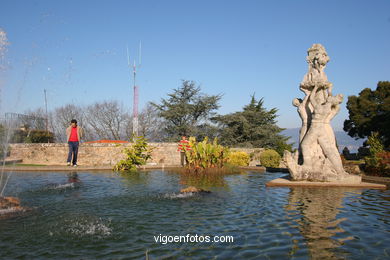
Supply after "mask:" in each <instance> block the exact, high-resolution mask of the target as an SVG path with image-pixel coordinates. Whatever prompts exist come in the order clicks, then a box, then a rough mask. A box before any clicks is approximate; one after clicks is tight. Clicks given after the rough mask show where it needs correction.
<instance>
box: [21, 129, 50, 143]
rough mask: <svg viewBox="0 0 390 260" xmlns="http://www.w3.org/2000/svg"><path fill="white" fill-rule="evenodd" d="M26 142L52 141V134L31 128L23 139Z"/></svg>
mask: <svg viewBox="0 0 390 260" xmlns="http://www.w3.org/2000/svg"><path fill="white" fill-rule="evenodd" d="M25 142H26V143H53V142H54V134H53V133H52V132H49V131H45V130H32V131H31V132H30V135H29V136H28V137H27V138H26V139H25Z"/></svg>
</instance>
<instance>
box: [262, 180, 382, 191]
mask: <svg viewBox="0 0 390 260" xmlns="http://www.w3.org/2000/svg"><path fill="white" fill-rule="evenodd" d="M265 186H266V187H347V188H357V189H386V185H385V184H377V183H369V182H361V183H342V182H339V183H337V182H310V181H290V180H288V179H286V178H277V179H274V180H272V181H270V182H267V183H266V184H265Z"/></svg>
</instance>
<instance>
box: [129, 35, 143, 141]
mask: <svg viewBox="0 0 390 260" xmlns="http://www.w3.org/2000/svg"><path fill="white" fill-rule="evenodd" d="M127 64H128V65H129V67H130V66H131V64H130V58H129V48H128V47H127ZM137 67H138V70H139V69H140V68H141V42H140V43H139V53H138V65H136V61H135V59H134V62H133V79H134V81H133V82H134V84H133V135H135V136H138V98H139V94H138V86H137V84H136V78H137Z"/></svg>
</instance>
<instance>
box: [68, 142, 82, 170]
mask: <svg viewBox="0 0 390 260" xmlns="http://www.w3.org/2000/svg"><path fill="white" fill-rule="evenodd" d="M68 144H69V153H68V160H67V162H68V163H69V162H71V161H72V156H73V161H72V164H73V165H75V164H77V153H78V152H79V142H68Z"/></svg>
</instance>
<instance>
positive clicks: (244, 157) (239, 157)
mask: <svg viewBox="0 0 390 260" xmlns="http://www.w3.org/2000/svg"><path fill="white" fill-rule="evenodd" d="M249 161H250V158H249V155H248V154H247V153H246V152H231V153H230V154H229V156H228V158H227V163H228V164H230V165H233V166H248V165H249Z"/></svg>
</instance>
